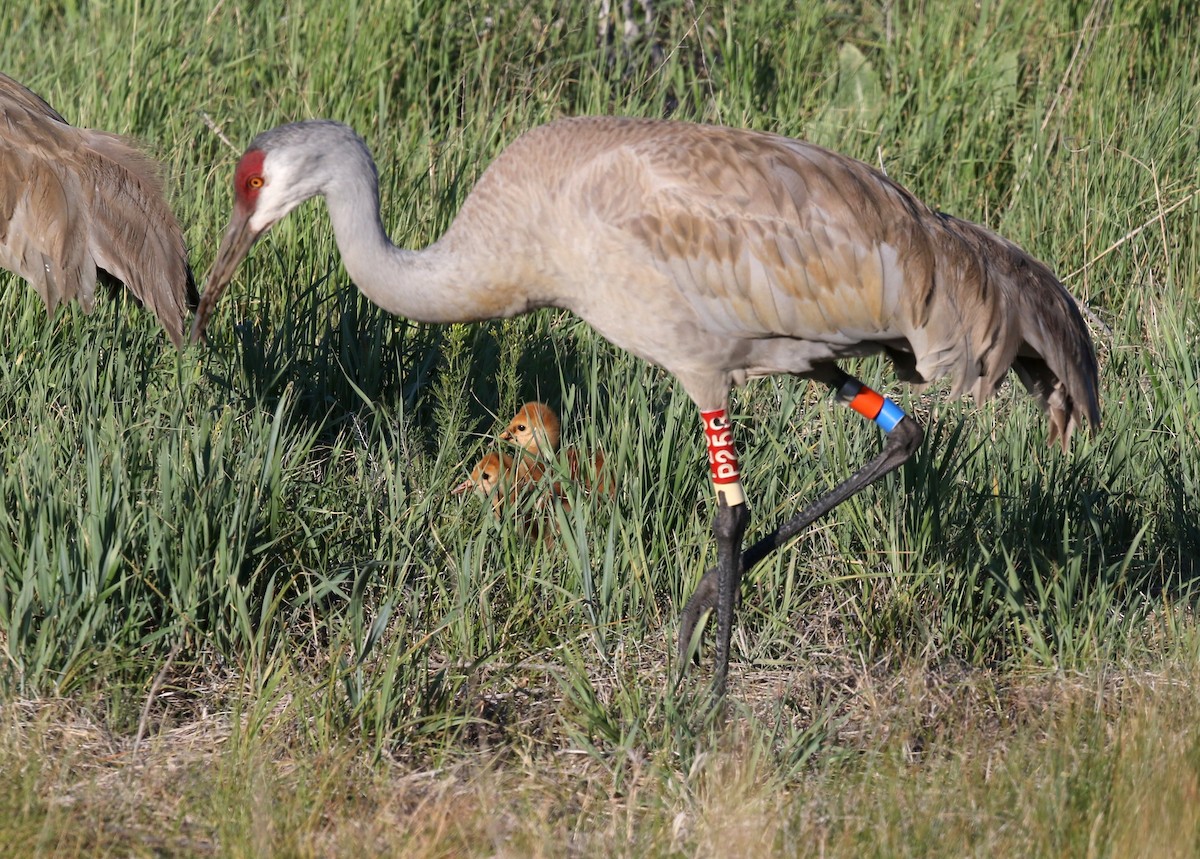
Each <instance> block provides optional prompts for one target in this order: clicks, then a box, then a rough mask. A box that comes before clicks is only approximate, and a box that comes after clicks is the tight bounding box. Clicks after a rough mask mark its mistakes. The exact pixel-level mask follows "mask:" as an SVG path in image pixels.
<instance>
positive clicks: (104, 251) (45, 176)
mask: <svg viewBox="0 0 1200 859" xmlns="http://www.w3.org/2000/svg"><path fill="white" fill-rule="evenodd" d="M157 170H158V168H157V164H156V163H155V162H154V161H153V160H152V159H151V158H149V157H148V156H146V155H145V154H143V153H142V152H141V151H140V150H138V149H137V147H136V146H134V145H132V144H130V143H129V142H127V141H125V140H124V139H122V138H120V137H118V136H116V135H113V134H108V133H106V132H101V131H91V130H88V129H80V128H75V127H73V126H71V125H69V124H68V123H67V122H66V120H64V119H63V117H62V116H61V115H59V114H58V113H57V112H56V111H55V110H54V109H53V108H52V107H50V105H48V104H47V103H46V102H45V101H44V100H43V99H41V98H40V97H39V96H38V95H37V94H35V93H34V92H32V91H31V90H29V89H28V88H27V87H24V86H22V85H21V84H20V83H18V82H17V81H15V80H13V79H12V78H10V77H8V76H7V75H4V74H0V266H3V267H4V268H7V269H10V270H11V271H14V272H16V273H17V274H19V275H21V276H22V277H24V278H25V279H26V280H28V281H29V282H30V284H32V285H33V287H34V289H36V290H37V291H38V293H39V294H40V295H41V296H42V299H43V301H45V303H46V309H47V312H49V313H53V312H54V309H55V308H56V307H57V306H58V304H59V303H60V302H65V301H70V300H72V299H77V300H78V301H79V303H80V305H81V306H82V307H83V309H84V310H85V311H89V310H91V308H92V305H93V301H94V295H95V288H96V269H97V268H102V269H104V270H105V271H107V272H108V273H109V274H111V275H113V276H114V277H116V278H117V279H119V280H121V281H123V282H124V283H125V285H126V286H127V287H128V288H129V290H130V292H132V293H133V295H134V297H135V298H136V299H137V300H138V301H139V302H141V303H142V304H143V305H144V306H146V307H147V308H149V309H150V310H151V311H152V312H153V313H154V314H155V316H157V317H158V319H159V321H160V322H161V323H162V325H163V327H164V328H165V329H166V332H167V335H168V336H169V337H170V338H171V340H172V341H173V342H174V343H175V344H176V346H180V345H181V344H182V343H183V317H184V314H185V312H186V310H188V309H190V308H191V307H194V306H195V304H196V300H197V293H196V284H195V280H194V279H193V277H192V272H191V269H190V268H189V267H188V263H187V250H186V248H185V246H184V242H183V233H182V232H181V231H180V229H179V224H178V223H177V221H176V220H175V216H174V214H173V213H172V212H171V209H170V207H169V206H168V205H167V203H166V199H165V197H164V195H163V189H162V183H161V182H160V180H159V177H158V172H157Z"/></svg>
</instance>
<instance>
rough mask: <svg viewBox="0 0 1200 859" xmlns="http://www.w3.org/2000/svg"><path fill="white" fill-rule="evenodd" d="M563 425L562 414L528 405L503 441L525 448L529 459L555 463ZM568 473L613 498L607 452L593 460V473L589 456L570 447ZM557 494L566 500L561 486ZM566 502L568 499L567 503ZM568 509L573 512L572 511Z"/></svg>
mask: <svg viewBox="0 0 1200 859" xmlns="http://www.w3.org/2000/svg"><path fill="white" fill-rule="evenodd" d="M560 433H561V422H560V421H559V418H558V413H557V412H555V411H554V409H552V408H550V407H549V406H548V405H546V404H545V403H539V402H528V403H525V404H524V405H522V406H521V408H519V409H517V413H516V414H515V415H514V416H513V419H512V420H511V421H509V422H508V426H506V427H505V428H504V431H503V432H502V433H500V438H501V440H503V441H507V442H511V443H513V444H515V445H517V446H518V447H521V448H524V450H525V451H526V455H527V456H534V457H539V458H541V459H543V460H545V461H547V462H553V461H554V460H555V458H556V455H557V454H558V449H559V443H560ZM563 459H564V460H565V465H566V473H567V476H568V477H569V478H570V479H571V481H572V482H576V483H581V484H583V485H584V487H585V488H587V489H588V490H589V491H594V492H599V493H602V494H606V495H612V494H614V493H615V491H616V487H615V484H614V483H613V482H612V480H610V479H609V476H608V474H607V473H606V472H605V469H604V451H602V450H597V451H596V452H595V453H594V454H593V455H592V457H591V461H590V472H589V470H588V468H587V467H585V463H586V462H587V454H586V453H585V452H581V451H580V450H579V449H578V448H575V447H569V448H567V449H566V450H565V451H564V452H563ZM554 490H555V494H556V495H557V496H558V497H559V498H560V499H562V498H563V491H562V486H561V484H555V486H554ZM563 500H564V502H565V499H563ZM567 509H570V508H569V507H568V508H567Z"/></svg>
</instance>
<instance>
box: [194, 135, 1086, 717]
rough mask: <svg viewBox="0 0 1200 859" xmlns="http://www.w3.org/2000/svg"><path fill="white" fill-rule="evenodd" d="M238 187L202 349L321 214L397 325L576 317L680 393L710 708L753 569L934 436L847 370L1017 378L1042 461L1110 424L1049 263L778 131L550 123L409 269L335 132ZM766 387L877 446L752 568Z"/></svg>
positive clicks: (253, 170) (369, 292)
mask: <svg viewBox="0 0 1200 859" xmlns="http://www.w3.org/2000/svg"><path fill="white" fill-rule="evenodd" d="M233 190H234V206H233V217H232V220H231V223H230V226H229V229H228V230H227V232H226V233H225V237H224V239H223V240H222V243H221V247H220V249H219V250H218V253H217V257H216V260H215V262H214V263H213V267H212V271H211V272H210V274H209V279H208V283H207V286H206V288H205V291H204V295H203V296H202V298H201V302H200V307H199V308H198V310H197V314H196V320H195V323H194V325H193V328H192V337H193V339H195V338H196V337H197V336H199V334H201V333H202V332H203V330H204V327H205V325H206V323H207V321H208V318H209V316H210V315H211V313H212V311H213V307H214V306H215V305H216V302H217V300H218V299H219V298H220V296H221V294H222V293H223V291H224V290H225V288H226V286H227V285H228V283H229V281H230V280H231V278H232V276H233V273H234V271H235V269H236V267H237V265H238V263H239V262H240V261H241V260H242V258H244V257H245V255H246V254H247V253H248V252H249V250H250V247H251V246H252V245H253V243H254V241H255V240H256V239H257V238H258V237H259V236H260V235H262V234H263V233H264V232H265V231H266V230H267V229H269V228H270V227H271V225H272V224H274V223H275V222H276V221H278V220H279V219H280V218H282V217H284V216H285V215H287V214H288V213H289V212H290V211H292V209H294V208H295V207H296V206H297V205H299V204H300V203H301V202H303V201H304V200H306V199H308V198H310V197H313V196H317V195H323V196H324V197H325V200H326V203H327V205H328V207H329V213H330V219H331V220H332V223H333V229H334V233H335V235H336V238H337V242H338V247H339V248H340V250H341V253H342V260H343V262H344V264H345V266H346V270H347V272H348V273H349V275H350V277H351V278H352V279H353V280H354V282H355V283H356V284H357V285H358V287H359V288H360V289H361V290H362V292H363V293H364V294H365V295H366V296H367V297H368V298H369V299H371V300H372V301H374V302H375V303H376V304H378V305H379V306H380V307H382V308H384V309H385V310H388V311H390V312H392V313H396V314H399V315H402V316H407V317H409V318H411V319H416V320H419V321H423V322H431V323H449V322H470V321H475V320H482V319H490V318H494V317H508V316H513V315H516V314H520V313H526V312H528V311H531V310H534V309H536V308H539V307H559V308H564V309H566V310H570V311H572V312H574V313H576V314H577V315H579V316H580V317H582V318H583V319H584V320H585V321H587V322H588V323H589V324H591V325H592V326H593V327H594V328H595V329H596V330H597V331H598V332H599V333H600V334H601V335H602V336H604V337H605V338H607V339H608V340H610V341H611V342H612V343H614V344H616V345H617V346H620V347H622V348H624V349H626V350H628V351H630V352H632V353H633V354H635V355H637V356H639V357H641V358H643V359H645V360H647V361H650V362H652V363H654V364H657V365H659V366H660V367H663V368H665V369H666V370H667V371H669V372H670V373H672V374H673V375H674V376H675V378H676V379H677V380H678V382H679V384H681V385H682V386H683V388H684V390H685V391H686V392H687V393H688V395H689V396H690V397H691V399H692V400H693V401H694V402H695V404H696V406H697V408H698V410H699V412H700V415H701V418H702V422H703V428H704V433H705V438H706V441H707V446H708V452H709V466H710V473H711V478H712V481H713V485H714V490H715V494H716V502H717V504H716V515H715V517H714V520H713V531H714V536H715V538H716V543H717V562H716V566H715V567H714V568H713V569H711V570H709V571H708V572H707V573H706V574H705V576H704V578H703V579H702V580H701V587H700V589H699V590H698V592H697V597H696V599H694V600H693V605H697V604H701V605H708V604H712V605H715V607H716V616H717V617H716V621H717V623H716V625H717V641H716V666H715V670H714V678H713V685H714V693H715V696H716V697H718V698H719V697H721V696H722V695H723V694H724V690H725V684H726V675H727V671H728V661H729V645H730V638H731V634H732V624H733V617H734V610H735V605H736V598H737V595H738V593H739V585H740V581H741V577H742V575H743V573H744V572H745V571H746V570H747V569H749V568H750V567H752V566H753V565H754V564H755V563H757V562H758V561H760V560H762V559H763V558H764V557H766V556H767V555H769V554H770V553H771V552H773V551H775V550H776V549H778V548H779V547H780V546H782V545H783V544H784V543H785V542H786V541H787V540H788V539H789V538H790V537H792V536H793V535H795V534H796V533H798V532H799V531H801V530H803V529H804V528H806V527H807V526H808V524H810V523H811V522H813V521H814V520H815V519H817V518H818V517H819V516H821V515H823V514H825V513H826V512H828V511H829V510H831V509H833V507H835V506H836V505H837V504H838V503H840V502H841V501H842V500H844V499H845V498H848V497H849V496H851V495H853V494H854V493H855V492H858V491H859V490H861V489H862V488H863V487H864V486H866V485H868V484H870V483H872V482H874V481H876V480H878V479H879V478H880V477H882V476H883V475H885V474H887V473H889V472H891V471H892V470H894V469H895V468H897V467H898V466H899V465H900V464H901V463H903V462H904V461H905V460H907V459H908V458H909V457H910V456H912V454H913V452H914V451H915V450H916V449H917V447H918V446H919V444H920V443H921V441H922V438H923V435H924V433H923V430H922V429H921V427H920V425H919V424H918V423H917V421H916V420H914V419H913V418H912V417H911V416H910V415H907V414H905V413H904V412H903V411H902V410H901V409H900V408H899V406H897V405H896V404H895V403H894V402H892V401H891V400H888V399H886V398H885V397H883V396H881V395H879V394H878V393H876V392H874V391H872V390H870V389H869V388H868V387H867V386H865V385H863V384H862V382H860V381H859V380H858V379H855V378H854V377H853V376H851V375H849V374H848V373H846V372H845V371H844V370H843V369H841V367H840V366H839V362H840V361H842V360H843V359H846V358H855V357H859V356H863V355H869V354H873V353H880V352H882V353H884V354H886V355H887V356H889V357H890V358H891V360H892V363H893V364H894V366H895V368H896V371H897V374H898V375H899V376H900V378H901V379H903V380H906V381H909V382H913V383H918V384H923V383H927V382H932V381H934V380H936V379H940V378H948V379H949V380H950V381H951V384H952V388H953V391H954V392H955V393H964V392H969V393H971V394H973V395H974V396H975V397H976V398H977V399H984V398H987V397H989V396H991V394H992V393H993V392H994V391H995V390H996V387H997V386H998V385H999V384H1000V383H1001V381H1002V380H1003V379H1004V378H1005V376H1006V375H1007V374H1008V371H1009V370H1010V369H1011V370H1013V371H1014V372H1015V373H1016V375H1017V378H1018V379H1019V380H1020V381H1021V382H1022V384H1023V385H1024V386H1025V388H1026V389H1027V390H1028V391H1029V392H1030V393H1031V394H1032V395H1033V397H1034V399H1035V400H1036V401H1037V403H1038V404H1039V405H1040V406H1041V407H1042V409H1043V410H1045V412H1046V414H1047V417H1048V420H1049V438H1050V440H1051V441H1052V442H1053V441H1055V440H1057V441H1060V442H1061V443H1062V445H1063V446H1064V447H1066V445H1067V442H1068V440H1069V438H1070V437H1071V434H1072V432H1073V431H1074V430H1075V428H1076V427H1078V426H1079V425H1081V424H1083V423H1084V422H1090V423H1091V424H1093V425H1098V424H1099V419H1100V408H1099V399H1098V395H1097V368H1096V359H1095V355H1094V351H1093V348H1092V343H1091V339H1090V337H1089V334H1088V331H1087V328H1086V326H1085V324H1084V322H1083V319H1082V317H1081V315H1080V312H1079V309H1078V307H1077V306H1076V303H1075V301H1074V299H1073V298H1072V297H1071V295H1070V294H1069V293H1068V292H1067V290H1066V289H1065V288H1064V287H1063V286H1062V284H1061V283H1059V281H1058V280H1057V279H1056V278H1055V276H1054V274H1053V273H1052V272H1051V271H1050V269H1049V268H1048V267H1047V266H1046V265H1044V264H1043V263H1041V262H1039V261H1038V260H1036V259H1034V258H1033V257H1032V256H1030V255H1029V254H1028V253H1026V252H1025V251H1023V250H1022V249H1021V248H1019V247H1018V246H1016V245H1015V244H1013V243H1012V242H1010V241H1007V240H1006V239H1003V238H1001V237H1000V236H998V235H996V234H995V233H993V232H991V231H989V230H987V229H985V228H984V227H981V226H978V225H976V224H972V223H969V222H967V221H963V220H960V219H958V218H954V217H951V216H949V215H945V214H942V213H940V212H937V211H935V210H933V209H931V208H930V207H928V206H926V205H925V204H924V203H922V202H921V201H919V200H918V199H917V198H916V197H914V196H913V195H912V194H911V193H909V192H908V191H907V190H905V189H904V188H903V187H901V186H900V185H899V184H897V183H896V182H894V181H893V180H891V179H889V178H888V177H887V176H885V175H883V174H882V173H880V172H879V171H877V170H874V169H873V168H871V167H870V166H868V165H866V164H864V163H862V162H860V161H856V160H854V159H852V158H848V157H845V156H842V155H839V154H837V153H834V152H831V151H829V150H826V149H822V148H821V147H818V146H814V145H812V144H809V143H804V142H801V141H798V140H793V139H790V138H787V137H782V136H779V135H776V134H768V133H762V132H755V131H746V130H739V129H733V128H725V127H718V126H708V125H694V124H690V123H683V122H667V121H656V120H644V119H625V118H615V117H586V118H576V119H566V120H561V121H558V122H554V123H552V124H549V125H545V126H541V127H539V128H535V129H533V130H531V131H529V132H527V133H525V134H524V135H522V136H521V137H520V138H518V139H517V140H516V141H514V142H513V143H512V144H511V145H510V146H509V147H508V148H507V149H505V150H504V151H503V152H502V153H501V154H500V155H499V156H498V157H497V158H496V160H495V161H494V162H493V163H492V164H491V166H490V167H488V169H487V170H486V172H485V173H484V174H483V176H482V177H481V178H480V180H479V182H478V183H477V184H476V186H475V188H474V189H473V190H472V191H471V193H470V195H469V196H468V197H467V199H466V201H465V202H464V203H463V205H462V209H461V211H460V212H459V214H458V216H457V218H456V219H455V221H454V222H453V224H451V226H450V228H449V229H448V230H447V231H446V233H445V234H444V235H443V236H442V237H441V238H440V239H439V240H437V241H436V242H434V243H433V244H432V245H430V246H428V247H426V248H425V249H424V250H420V251H413V250H405V249H401V248H398V247H396V246H395V245H393V244H392V242H391V241H390V240H389V239H388V236H387V234H386V232H385V231H384V229H383V226H382V222H381V220H380V214H379V194H378V182H377V178H376V172H375V165H374V162H373V160H372V158H371V155H370V153H369V151H368V149H367V147H366V145H365V144H364V143H363V141H362V140H361V139H360V138H359V137H358V136H357V135H356V134H354V132H353V131H352V130H350V129H349V128H347V127H346V126H344V125H341V124H339V123H336V122H330V121H327V120H312V121H307V122H299V123H294V124H291V125H285V126H280V127H278V128H275V129H272V130H270V131H267V132H264V133H262V134H260V135H259V136H258V137H256V138H255V139H254V140H253V141H252V142H251V144H250V147H249V149H247V151H246V152H245V154H244V155H243V156H242V158H241V160H240V161H239V162H238V165H237V169H236V171H235V173H234V189H233ZM775 374H787V375H792V376H798V377H800V378H804V379H809V380H812V381H816V382H821V383H823V384H825V385H827V386H829V387H830V388H831V389H832V390H833V392H834V395H835V396H836V397H837V398H838V399H839V400H840V401H841V402H843V403H845V404H846V405H848V406H850V407H851V408H852V409H854V410H855V411H857V412H859V413H860V414H862V415H863V416H865V417H867V418H868V419H870V420H873V421H874V422H875V423H876V424H877V425H878V426H879V427H880V428H881V429H882V430H883V431H884V433H885V442H884V446H883V450H882V451H881V453H880V454H879V455H878V456H876V457H875V458H874V459H872V460H871V461H870V462H868V463H867V464H866V465H864V466H863V467H862V468H860V469H859V470H858V471H856V472H855V473H854V474H852V475H851V476H850V477H848V478H847V479H846V480H845V481H843V482H842V483H841V484H839V485H838V486H836V487H835V488H834V489H833V490H832V491H831V492H829V493H827V494H825V495H823V496H822V497H820V498H818V499H817V500H816V501H814V502H813V503H812V504H811V505H809V506H808V507H807V508H805V509H804V510H802V511H800V512H799V513H797V514H796V515H795V516H794V517H793V518H791V519H790V520H788V521H786V522H784V523H783V524H782V525H780V526H779V527H777V528H776V529H775V530H773V531H772V532H770V533H769V534H768V535H767V536H765V537H763V538H761V539H760V540H758V541H757V542H756V543H754V544H753V545H752V546H751V547H750V548H749V549H748V550H746V551H745V552H743V549H742V544H743V539H744V535H745V532H746V528H747V525H748V523H749V519H750V514H749V508H748V506H747V504H746V498H745V494H744V492H743V491H742V487H741V482H740V469H739V465H738V458H737V449H736V446H735V443H734V437H733V428H732V426H731V424H730V420H729V417H728V396H729V392H730V389H731V388H732V387H733V386H735V385H741V384H743V383H744V382H746V381H747V380H749V379H753V378H757V377H762V376H770V375H775ZM710 595H711V597H710ZM697 600H698V601H699V603H697ZM684 632H685V633H687V635H681V636H680V645H681V649H682V648H685V647H686V640H687V638H690V630H689V629H686V628H685V630H684Z"/></svg>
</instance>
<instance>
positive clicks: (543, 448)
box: [500, 402, 559, 457]
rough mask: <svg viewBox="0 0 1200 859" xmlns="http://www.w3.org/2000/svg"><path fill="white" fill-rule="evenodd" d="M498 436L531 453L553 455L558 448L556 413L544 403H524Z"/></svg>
mask: <svg viewBox="0 0 1200 859" xmlns="http://www.w3.org/2000/svg"><path fill="white" fill-rule="evenodd" d="M500 438H501V439H502V440H503V441H507V442H511V443H513V444H515V445H518V446H519V447H523V448H525V449H526V450H527V451H530V452H531V453H535V454H540V455H542V456H549V457H553V456H554V452H555V451H556V450H558V440H559V422H558V415H556V414H555V413H554V409H552V408H550V407H549V406H547V405H545V404H544V403H538V402H529V403H525V404H524V405H523V406H521V408H520V409H518V410H517V414H516V415H515V416H514V417H513V419H512V420H511V421H509V422H508V426H507V427H505V428H504V432H502V433H501V434H500Z"/></svg>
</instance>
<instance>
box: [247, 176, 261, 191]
mask: <svg viewBox="0 0 1200 859" xmlns="http://www.w3.org/2000/svg"><path fill="white" fill-rule="evenodd" d="M246 186H247V187H249V188H261V187H262V186H263V177H262V176H251V177H250V178H249V179H247V180H246Z"/></svg>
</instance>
